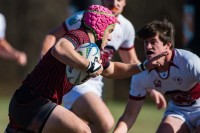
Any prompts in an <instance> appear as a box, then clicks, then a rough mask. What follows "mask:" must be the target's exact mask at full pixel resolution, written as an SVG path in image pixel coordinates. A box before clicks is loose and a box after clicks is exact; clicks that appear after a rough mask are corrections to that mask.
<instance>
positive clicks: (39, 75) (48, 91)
mask: <svg viewBox="0 0 200 133" xmlns="http://www.w3.org/2000/svg"><path fill="white" fill-rule="evenodd" d="M65 38H67V39H68V40H69V41H71V42H72V44H73V45H74V46H75V48H77V47H78V46H80V45H82V44H84V43H88V42H90V39H89V36H88V35H87V33H86V32H85V31H84V30H82V29H80V30H73V31H69V32H68V33H66V36H65ZM102 64H103V66H104V68H107V67H108V66H109V61H108V60H107V59H103V63H102ZM22 84H23V85H24V86H25V87H28V88H30V89H34V91H35V92H37V93H39V94H41V95H42V96H44V97H46V98H48V99H50V100H51V101H53V102H55V103H57V104H61V103H62V97H63V95H64V94H66V93H68V92H69V91H70V90H71V89H72V87H73V85H72V84H71V83H70V82H68V81H67V77H66V65H65V64H63V63H61V62H60V61H58V60H57V59H56V58H54V57H53V56H52V55H51V49H50V50H49V51H48V52H47V53H46V54H45V55H44V57H43V58H42V59H41V60H40V62H39V63H38V64H37V65H36V67H35V68H34V69H33V71H32V72H31V73H30V74H28V75H27V77H26V79H25V80H24V81H23V83H22Z"/></svg>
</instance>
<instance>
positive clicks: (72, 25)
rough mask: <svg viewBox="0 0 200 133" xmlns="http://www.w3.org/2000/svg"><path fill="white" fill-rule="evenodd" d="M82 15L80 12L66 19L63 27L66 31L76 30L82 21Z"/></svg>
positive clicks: (82, 12)
mask: <svg viewBox="0 0 200 133" xmlns="http://www.w3.org/2000/svg"><path fill="white" fill-rule="evenodd" d="M83 14H84V11H81V12H78V13H75V14H74V15H72V16H71V17H69V18H67V19H66V20H65V25H66V27H67V29H69V30H75V29H78V28H79V27H80V26H81V20H82V17H83Z"/></svg>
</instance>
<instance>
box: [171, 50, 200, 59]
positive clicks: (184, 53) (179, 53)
mask: <svg viewBox="0 0 200 133" xmlns="http://www.w3.org/2000/svg"><path fill="white" fill-rule="evenodd" d="M174 51H175V56H176V57H177V58H182V59H185V60H186V61H189V60H194V59H196V58H199V57H198V56H197V55H196V54H194V53H192V52H190V51H188V50H184V49H174Z"/></svg>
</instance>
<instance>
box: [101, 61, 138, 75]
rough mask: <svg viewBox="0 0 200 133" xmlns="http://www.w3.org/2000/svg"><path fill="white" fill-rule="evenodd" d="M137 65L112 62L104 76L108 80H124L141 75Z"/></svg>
mask: <svg viewBox="0 0 200 133" xmlns="http://www.w3.org/2000/svg"><path fill="white" fill-rule="evenodd" d="M140 72H141V71H140V70H139V68H138V66H137V64H124V63H120V62H110V66H109V67H108V69H107V70H105V71H104V72H103V73H102V75H103V76H104V77H106V78H114V79H123V78H128V77H131V76H132V75H134V74H137V73H140Z"/></svg>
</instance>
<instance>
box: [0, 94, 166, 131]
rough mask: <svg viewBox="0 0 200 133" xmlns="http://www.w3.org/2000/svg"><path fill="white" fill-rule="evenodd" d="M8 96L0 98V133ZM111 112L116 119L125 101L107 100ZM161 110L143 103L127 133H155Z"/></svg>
mask: <svg viewBox="0 0 200 133" xmlns="http://www.w3.org/2000/svg"><path fill="white" fill-rule="evenodd" d="M9 100H10V98H7V97H6V98H5V97H4V98H3V97H1V98H0V133H3V132H4V129H5V128H6V125H7V123H8V103H9ZM107 105H108V106H109V108H110V110H111V112H112V114H113V115H114V117H115V120H116V121H117V120H118V118H119V117H120V116H121V114H122V113H123V111H124V107H125V102H116V101H108V102H107ZM162 113H163V110H161V111H159V110H157V109H156V106H155V105H154V104H145V105H144V106H143V108H142V111H141V112H140V115H139V117H138V119H137V121H136V124H135V125H134V126H133V127H132V128H131V130H130V131H129V133H155V131H156V128H157V126H158V124H159V123H160V120H161V118H162Z"/></svg>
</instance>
